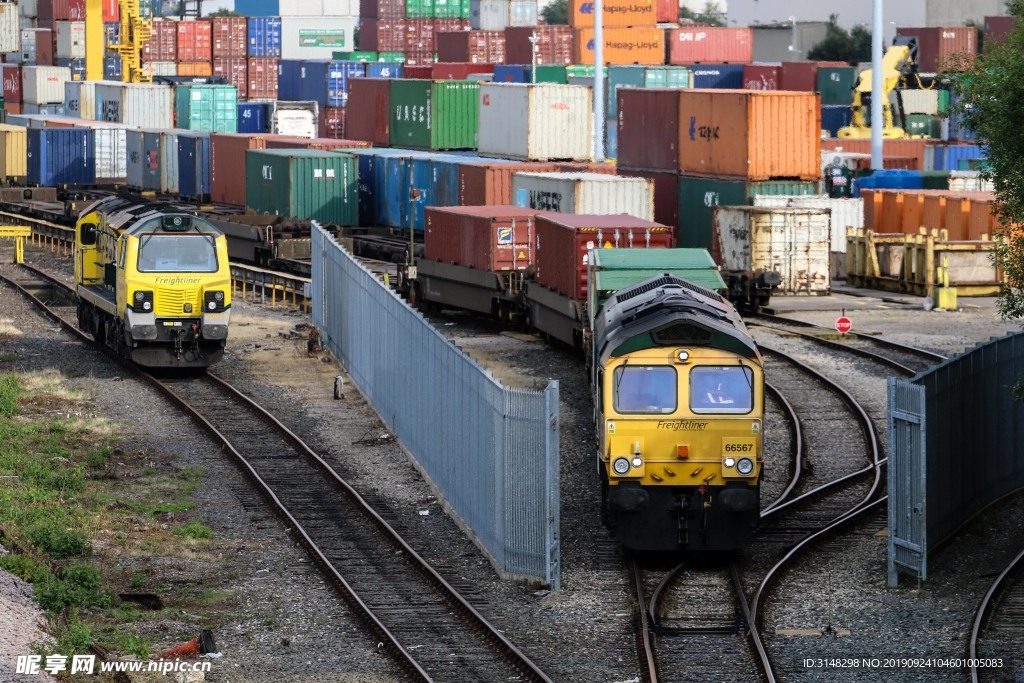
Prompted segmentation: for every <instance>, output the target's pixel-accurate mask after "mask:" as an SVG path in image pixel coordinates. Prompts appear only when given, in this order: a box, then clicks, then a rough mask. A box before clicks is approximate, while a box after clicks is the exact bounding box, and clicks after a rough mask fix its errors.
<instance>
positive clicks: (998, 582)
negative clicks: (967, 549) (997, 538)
mask: <svg viewBox="0 0 1024 683" xmlns="http://www.w3.org/2000/svg"><path fill="white" fill-rule="evenodd" d="M1022 632H1024V551H1021V552H1020V553H1018V554H1017V556H1016V557H1014V558H1013V559H1012V560H1011V561H1010V563H1009V564H1008V565H1007V566H1006V568H1005V569H1003V571H1002V572H1000V574H999V576H997V577H996V579H995V580H994V581H993V582H992V585H991V586H990V587H989V589H988V591H987V592H986V593H985V597H984V598H982V600H981V603H980V604H979V605H978V610H977V612H975V615H974V625H973V627H972V628H971V638H970V642H969V645H968V658H969V659H968V666H967V669H968V670H969V671H970V673H971V683H980V682H982V681H986V682H987V681H998V680H1002V677H1003V676H1004V675H1005V674H1004V673H1003V672H1004V671H1006V669H1004V668H1003V666H1007V667H1009V666H1010V663H1011V662H1013V661H1014V660H1015V659H1017V658H1019V657H1020V634H1021V633H1022ZM997 661H998V662H1000V664H999V665H998V666H997V665H996V662H997Z"/></svg>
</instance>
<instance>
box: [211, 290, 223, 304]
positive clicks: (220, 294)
mask: <svg viewBox="0 0 1024 683" xmlns="http://www.w3.org/2000/svg"><path fill="white" fill-rule="evenodd" d="M213 298H214V299H215V300H216V301H218V302H220V301H224V292H214V293H213Z"/></svg>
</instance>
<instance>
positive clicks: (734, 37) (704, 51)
mask: <svg viewBox="0 0 1024 683" xmlns="http://www.w3.org/2000/svg"><path fill="white" fill-rule="evenodd" d="M752 61H754V30H753V29H750V28H716V27H712V26H699V27H695V28H678V29H671V30H669V31H668V63H669V64H695V63H701V62H719V63H737V64H745V63H747V62H752Z"/></svg>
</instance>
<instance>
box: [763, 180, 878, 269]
mask: <svg viewBox="0 0 1024 683" xmlns="http://www.w3.org/2000/svg"><path fill="white" fill-rule="evenodd" d="M754 206H761V207H772V208H792V209H828V210H829V211H830V212H831V213H830V218H829V224H830V225H831V232H832V246H831V249H832V251H834V252H839V253H843V254H845V253H846V229H847V228H863V227H864V200H863V199H860V198H858V199H830V198H829V197H826V196H824V195H810V196H803V197H799V196H798V197H794V196H787V195H773V194H759V195H755V196H754Z"/></svg>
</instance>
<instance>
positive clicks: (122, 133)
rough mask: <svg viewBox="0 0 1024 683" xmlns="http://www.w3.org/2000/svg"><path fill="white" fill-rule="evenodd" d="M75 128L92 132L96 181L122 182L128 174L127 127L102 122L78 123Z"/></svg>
mask: <svg viewBox="0 0 1024 683" xmlns="http://www.w3.org/2000/svg"><path fill="white" fill-rule="evenodd" d="M75 128H83V129H87V130H91V131H92V132H93V140H94V142H95V146H96V181H97V182H100V181H105V182H124V181H125V179H126V177H127V175H128V165H127V159H128V140H127V137H126V132H127V128H125V127H124V126H111V125H107V124H102V123H94V124H88V123H79V124H75Z"/></svg>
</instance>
